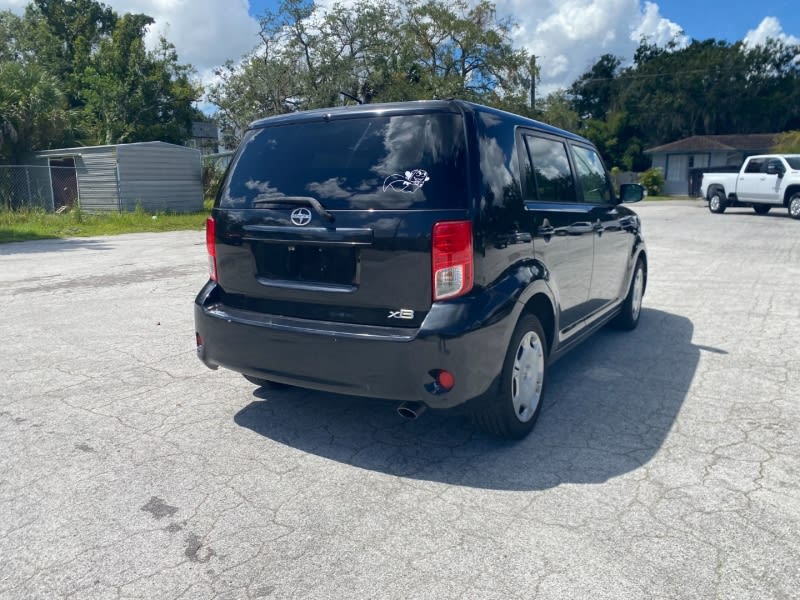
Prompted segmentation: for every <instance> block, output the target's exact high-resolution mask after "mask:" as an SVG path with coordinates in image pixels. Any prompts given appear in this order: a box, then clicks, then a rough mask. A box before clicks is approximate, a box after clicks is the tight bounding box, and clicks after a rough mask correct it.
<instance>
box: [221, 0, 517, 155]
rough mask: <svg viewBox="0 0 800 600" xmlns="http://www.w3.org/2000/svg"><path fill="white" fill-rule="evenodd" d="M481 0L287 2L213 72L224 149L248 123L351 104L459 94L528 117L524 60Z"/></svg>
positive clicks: (508, 28)
mask: <svg viewBox="0 0 800 600" xmlns="http://www.w3.org/2000/svg"><path fill="white" fill-rule="evenodd" d="M512 30H513V22H512V21H510V20H498V19H497V16H496V13H495V10H494V5H493V4H491V3H490V2H488V1H483V2H480V3H479V4H477V5H475V6H470V5H469V4H468V3H467V2H466V0H427V1H425V2H420V1H419V0H403V1H402V2H400V3H399V4H398V3H392V2H388V1H387V0H375V1H368V0H357V1H356V2H355V3H354V4H353V5H350V6H348V7H344V6H343V5H340V4H336V5H334V6H333V7H332V8H330V9H329V10H327V11H322V10H321V9H320V8H319V7H317V6H315V5H314V4H313V3H312V2H309V1H308V0H284V1H283V3H282V4H281V5H280V7H279V9H278V10H277V11H276V12H270V13H267V14H266V15H265V17H264V18H263V19H262V43H261V44H260V46H259V48H258V49H257V51H256V52H254V54H253V55H252V56H250V57H247V58H246V59H245V60H244V61H243V62H242V63H241V64H239V65H235V64H233V63H228V64H227V65H225V66H224V67H223V68H222V69H220V70H219V71H218V76H219V78H220V82H219V84H217V85H215V86H213V87H212V89H211V91H210V94H209V99H210V100H211V101H212V102H213V103H214V104H216V105H217V107H218V108H219V112H218V122H219V124H220V126H221V128H222V131H223V135H224V136H225V137H226V139H227V140H228V143H230V142H235V141H237V139H238V136H239V135H241V132H242V131H243V130H244V128H245V127H246V125H247V123H249V122H250V121H252V120H253V119H255V118H259V117H265V116H269V115H274V114H281V113H284V112H291V111H294V110H303V109H309V108H318V107H327V106H336V105H341V104H346V103H350V102H353V101H357V102H362V103H368V102H384V101H397V100H414V99H430V98H447V97H459V98H465V99H469V100H477V101H480V102H483V103H486V104H491V105H494V106H498V107H501V108H506V109H511V110H517V111H518V112H519V111H520V109H522V110H525V105H526V102H527V93H528V89H529V82H530V73H529V67H528V65H529V64H530V63H529V60H528V56H527V53H526V52H525V51H524V50H519V49H515V48H514V46H513V44H512V42H511V34H512Z"/></svg>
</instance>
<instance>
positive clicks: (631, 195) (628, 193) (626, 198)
mask: <svg viewBox="0 0 800 600" xmlns="http://www.w3.org/2000/svg"><path fill="white" fill-rule="evenodd" d="M645 196H647V190H645V189H644V186H643V185H640V184H638V183H623V184H622V185H621V186H619V199H620V202H623V203H625V204H631V203H633V202H639V201H641V200H643V199H644V197H645Z"/></svg>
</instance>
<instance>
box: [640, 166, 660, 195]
mask: <svg viewBox="0 0 800 600" xmlns="http://www.w3.org/2000/svg"><path fill="white" fill-rule="evenodd" d="M639 183H641V184H642V185H643V186H644V189H646V190H647V194H648V195H649V196H658V195H659V194H660V193H661V190H662V189H663V188H664V173H663V172H662V171H661V169H659V168H651V169H647V171H645V172H644V173H642V174H641V175H639Z"/></svg>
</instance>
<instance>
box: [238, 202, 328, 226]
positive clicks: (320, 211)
mask: <svg viewBox="0 0 800 600" xmlns="http://www.w3.org/2000/svg"><path fill="white" fill-rule="evenodd" d="M268 204H299V205H301V206H310V207H311V208H313V209H314V212H315V213H317V214H318V215H319V216H321V217H322V218H323V219H325V220H327V221H328V222H330V223H333V222H334V221H335V220H336V217H334V216H333V215H332V214H331V213H330V212H328V211H327V210H325V207H324V206H322V204H320V203H319V200H317V199H316V198H312V197H310V196H276V197H275V198H265V199H261V200H253V206H264V205H268Z"/></svg>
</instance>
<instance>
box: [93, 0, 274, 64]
mask: <svg viewBox="0 0 800 600" xmlns="http://www.w3.org/2000/svg"><path fill="white" fill-rule="evenodd" d="M104 3H105V4H107V5H108V6H111V7H112V8H113V9H114V10H115V11H116V12H117V13H119V14H122V13H126V12H137V13H144V14H146V15H150V16H151V17H153V18H154V19H155V24H154V25H152V26H151V28H150V33H149V36H148V41H149V43H150V44H151V45H152V44H153V43H154V42H155V41H156V40H157V39H158V36H159V35H163V36H164V37H166V38H167V39H168V40H169V41H170V42H172V43H173V44H175V48H176V49H177V50H178V58H179V59H180V61H181V62H184V63H191V64H192V65H194V67H195V68H196V69H197V70H198V71H199V72H201V73H203V72H204V71H209V72H210V70H212V69H213V68H214V67H216V66H219V65H221V64H222V63H224V62H225V61H226V60H228V59H232V60H238V59H239V58H241V56H242V55H243V54H245V53H247V52H250V51H251V50H252V49H253V48H254V47H255V45H256V44H257V43H258V32H259V25H258V21H256V20H255V19H254V18H253V17H251V16H250V14H249V12H248V11H249V3H248V1H247V0H226V1H225V2H224V3H222V2H219V0H105V2H104Z"/></svg>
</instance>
